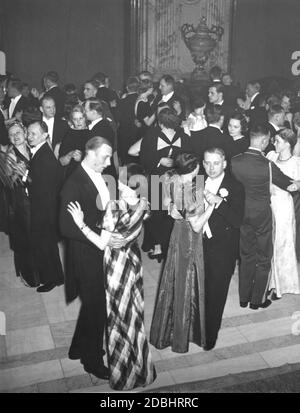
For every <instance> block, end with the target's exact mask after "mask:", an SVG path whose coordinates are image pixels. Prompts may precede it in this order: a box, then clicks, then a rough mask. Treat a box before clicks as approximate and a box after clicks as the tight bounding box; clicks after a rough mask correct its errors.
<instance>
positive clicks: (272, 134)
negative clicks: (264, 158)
mask: <svg viewBox="0 0 300 413" xmlns="http://www.w3.org/2000/svg"><path fill="white" fill-rule="evenodd" d="M267 126H268V128H269V131H270V142H269V144H268V146H267V147H266V149H265V150H264V153H265V154H267V153H269V152H271V151H275V146H274V145H273V143H272V140H273V138H274V137H275V135H276V129H275V128H274V126H273V125H272V124H271V123H270V122H268V124H267Z"/></svg>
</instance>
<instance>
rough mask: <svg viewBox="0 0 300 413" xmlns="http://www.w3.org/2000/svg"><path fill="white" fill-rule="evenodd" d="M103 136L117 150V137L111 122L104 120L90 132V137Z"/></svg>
mask: <svg viewBox="0 0 300 413" xmlns="http://www.w3.org/2000/svg"><path fill="white" fill-rule="evenodd" d="M94 136H101V137H102V138H105V139H107V140H108V141H109V142H110V143H111V145H112V147H113V148H115V135H114V131H113V130H112V128H111V126H110V124H109V121H108V120H107V119H102V120H100V121H99V122H98V123H96V125H94V127H93V128H92V129H91V130H90V137H91V138H93V137H94Z"/></svg>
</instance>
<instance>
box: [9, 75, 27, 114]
mask: <svg viewBox="0 0 300 413" xmlns="http://www.w3.org/2000/svg"><path fill="white" fill-rule="evenodd" d="M7 95H8V98H9V100H8V102H7V111H8V119H9V121H11V122H13V121H14V120H18V121H21V120H22V119H21V118H22V114H23V112H24V110H26V109H27V107H28V99H26V98H25V97H24V96H22V82H21V80H20V79H14V78H12V79H10V80H9V82H8V86H7Z"/></svg>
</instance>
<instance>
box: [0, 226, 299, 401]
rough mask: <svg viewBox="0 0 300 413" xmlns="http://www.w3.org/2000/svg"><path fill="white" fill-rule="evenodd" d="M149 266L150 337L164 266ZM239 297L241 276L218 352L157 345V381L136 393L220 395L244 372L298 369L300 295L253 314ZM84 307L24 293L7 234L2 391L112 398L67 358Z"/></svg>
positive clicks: (1, 308) (2, 256)
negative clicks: (180, 350)
mask: <svg viewBox="0 0 300 413" xmlns="http://www.w3.org/2000/svg"><path fill="white" fill-rule="evenodd" d="M143 260H144V291H145V323H146V330H147V332H149V328H150V322H151V314H152V310H153V305H154V300H155V293H156V286H157V281H158V277H159V271H160V265H159V264H157V263H156V262H153V261H150V260H149V259H148V258H147V257H146V256H143ZM237 291H238V280H237V275H236V274H235V275H234V277H233V279H232V282H231V286H230V292H229V296H228V300H227V303H226V308H225V313H224V319H223V324H222V329H221V331H220V334H219V339H218V342H217V345H216V347H215V349H213V350H212V351H209V352H205V351H203V350H202V349H201V348H199V347H198V346H196V345H194V344H191V345H190V348H189V352H188V353H185V354H177V353H173V352H172V351H170V349H165V350H163V351H158V350H156V349H155V348H153V347H151V350H152V354H153V358H154V361H155V365H156V369H157V372H158V377H157V379H156V381H155V382H154V383H153V384H152V385H151V386H149V387H148V388H146V389H145V388H141V389H135V390H134V392H139V391H155V389H157V391H161V389H164V388H165V389H166V390H165V391H168V389H177V390H176V391H180V389H182V391H185V392H187V391H189V390H190V391H205V392H213V391H216V389H217V388H220V387H222V386H224V384H226V383H229V384H230V383H233V382H234V378H236V379H237V380H239V377H240V376H239V375H240V374H242V373H249V375H250V376H251V374H254V372H259V377H267V376H268V374H270V371H272V372H274V371H275V372H276V371H277V370H276V368H277V369H279V370H278V371H279V372H282V371H283V372H287V371H290V370H291V369H293V366H294V368H295V366H299V363H300V296H297V295H286V296H284V297H283V298H282V299H281V300H278V301H275V302H273V304H272V305H271V306H270V307H269V308H267V309H260V310H257V311H253V310H250V309H243V308H240V307H239V301H238V293H237ZM78 309H79V302H78V301H75V302H73V303H72V304H71V305H69V306H66V304H65V299H64V290H63V286H62V287H58V288H55V289H54V290H52V291H51V292H48V293H43V294H39V293H37V292H36V291H35V289H31V288H28V287H25V286H24V285H23V284H22V282H21V281H20V280H19V279H17V278H16V276H15V274H14V269H13V262H12V254H11V252H10V250H9V248H8V241H7V237H6V236H5V235H4V234H2V233H1V234H0V392H2V393H4V392H17V393H21V392H33V393H47V392H54V393H58V392H60V393H65V392H74V393H77V392H105V393H108V392H112V390H111V389H110V388H109V386H108V383H107V382H106V381H103V380H99V379H96V378H95V377H94V376H92V375H89V374H87V373H85V372H84V370H83V368H82V365H81V364H80V362H79V361H71V360H69V359H68V357H67V352H68V346H69V344H70V340H71V337H72V333H73V330H74V326H75V321H76V318H77V313H78ZM4 319H5V321H6V328H5V325H4ZM5 333H6V334H5ZM271 369H272V370H271ZM278 374H279V373H278ZM195 383H197V387H195ZM201 383H203V385H202V387H201ZM195 389H196V390H195ZM199 389H200V390H199ZM170 391H171V390H170ZM172 391H173V390H172ZM257 391H260V390H259V388H258V389H257Z"/></svg>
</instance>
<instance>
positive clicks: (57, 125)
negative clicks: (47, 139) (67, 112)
mask: <svg viewBox="0 0 300 413" xmlns="http://www.w3.org/2000/svg"><path fill="white" fill-rule="evenodd" d="M69 129H70V127H69V125H68V122H66V121H65V120H63V119H61V118H60V117H58V116H55V118H54V124H53V136H52V144H51V145H52V149H53V150H54V149H55V146H56V145H57V144H58V143H61V142H62V141H63V139H64V137H65V136H66V134H67V133H68V130H69Z"/></svg>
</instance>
